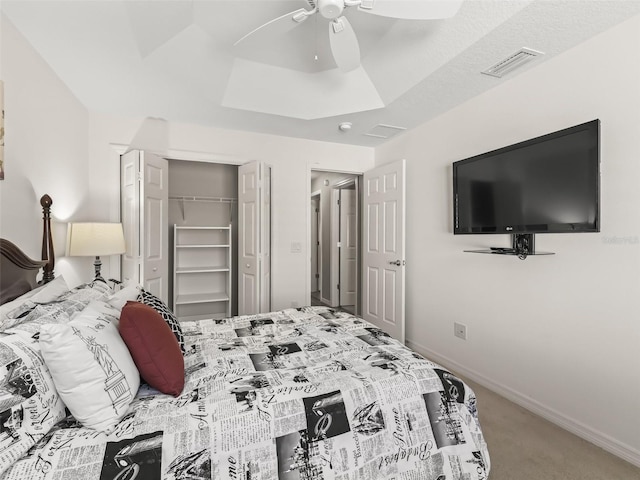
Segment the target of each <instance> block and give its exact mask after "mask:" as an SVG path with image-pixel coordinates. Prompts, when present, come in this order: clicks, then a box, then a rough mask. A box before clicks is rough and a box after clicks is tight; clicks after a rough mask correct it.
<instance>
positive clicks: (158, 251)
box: [140, 152, 170, 304]
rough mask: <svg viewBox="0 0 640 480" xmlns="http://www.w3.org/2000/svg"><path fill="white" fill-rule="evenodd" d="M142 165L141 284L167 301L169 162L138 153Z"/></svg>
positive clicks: (148, 154)
mask: <svg viewBox="0 0 640 480" xmlns="http://www.w3.org/2000/svg"><path fill="white" fill-rule="evenodd" d="M140 155H141V157H140V159H141V168H142V190H143V192H142V197H143V205H144V208H143V209H142V225H143V236H142V238H143V250H142V285H143V286H144V288H145V289H146V290H147V291H149V292H151V293H152V294H154V295H155V296H156V297H158V298H160V299H161V300H162V301H163V302H165V303H167V304H169V303H170V302H169V288H168V278H169V277H168V276H169V258H168V255H169V228H168V213H167V208H168V204H169V185H168V174H169V162H168V161H167V160H166V159H164V158H161V157H159V156H157V155H154V154H152V153H149V152H141V154H140Z"/></svg>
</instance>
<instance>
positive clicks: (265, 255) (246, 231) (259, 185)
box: [238, 162, 271, 315]
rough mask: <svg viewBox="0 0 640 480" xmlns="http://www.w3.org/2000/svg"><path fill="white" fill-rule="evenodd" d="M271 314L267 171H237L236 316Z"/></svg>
mask: <svg viewBox="0 0 640 480" xmlns="http://www.w3.org/2000/svg"><path fill="white" fill-rule="evenodd" d="M269 311H271V167H270V166H268V165H265V164H264V163H262V162H250V163H247V164H244V165H241V166H240V167H239V168H238V314H239V315H250V314H255V313H262V312H269Z"/></svg>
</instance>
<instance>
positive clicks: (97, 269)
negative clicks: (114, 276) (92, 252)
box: [93, 255, 107, 283]
mask: <svg viewBox="0 0 640 480" xmlns="http://www.w3.org/2000/svg"><path fill="white" fill-rule="evenodd" d="M93 268H94V270H95V275H96V276H95V278H94V279H93V281H94V282H95V281H96V280H99V281H101V282H105V283H107V281H106V280H105V279H104V278H102V275H100V269H101V268H102V261H101V260H100V257H99V256H97V255H96V259H95V261H94V262H93Z"/></svg>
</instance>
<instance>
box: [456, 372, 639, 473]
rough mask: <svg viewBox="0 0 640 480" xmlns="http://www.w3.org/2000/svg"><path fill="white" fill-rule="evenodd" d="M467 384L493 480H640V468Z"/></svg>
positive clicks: (493, 394)
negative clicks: (483, 437)
mask: <svg viewBox="0 0 640 480" xmlns="http://www.w3.org/2000/svg"><path fill="white" fill-rule="evenodd" d="M465 381H468V380H466V379H465ZM468 383H469V385H470V386H471V388H473V390H474V392H475V393H476V397H477V400H478V412H479V415H480V424H481V425H482V430H483V431H484V434H485V438H486V441H487V444H488V445H489V455H490V456H491V473H490V474H489V480H640V468H637V467H636V466H634V465H632V464H630V463H628V462H625V461H624V460H621V459H619V458H617V457H616V456H614V455H611V454H610V453H608V452H606V451H604V450H602V449H601V448H599V447H597V446H595V445H593V444H591V443H589V442H587V441H585V440H582V439H581V438H579V437H577V436H575V435H573V434H572V433H569V432H567V431H566V430H563V429H561V428H560V427H557V426H555V425H554V424H552V423H550V422H548V421H547V420H544V419H543V418H541V417H538V416H537V415H534V414H533V413H531V412H529V411H527V410H525V409H524V408H522V407H520V406H518V405H516V404H514V403H512V402H510V401H508V400H506V399H504V398H503V397H500V396H499V395H496V394H495V393H493V392H491V391H490V390H487V389H486V388H484V387H481V386H480V385H478V384H477V383H474V382H472V381H468Z"/></svg>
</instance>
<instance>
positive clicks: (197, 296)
mask: <svg viewBox="0 0 640 480" xmlns="http://www.w3.org/2000/svg"><path fill="white" fill-rule="evenodd" d="M228 301H229V295H227V294H226V293H189V294H184V295H178V296H177V297H176V305H187V304H192V303H215V302H228Z"/></svg>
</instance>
